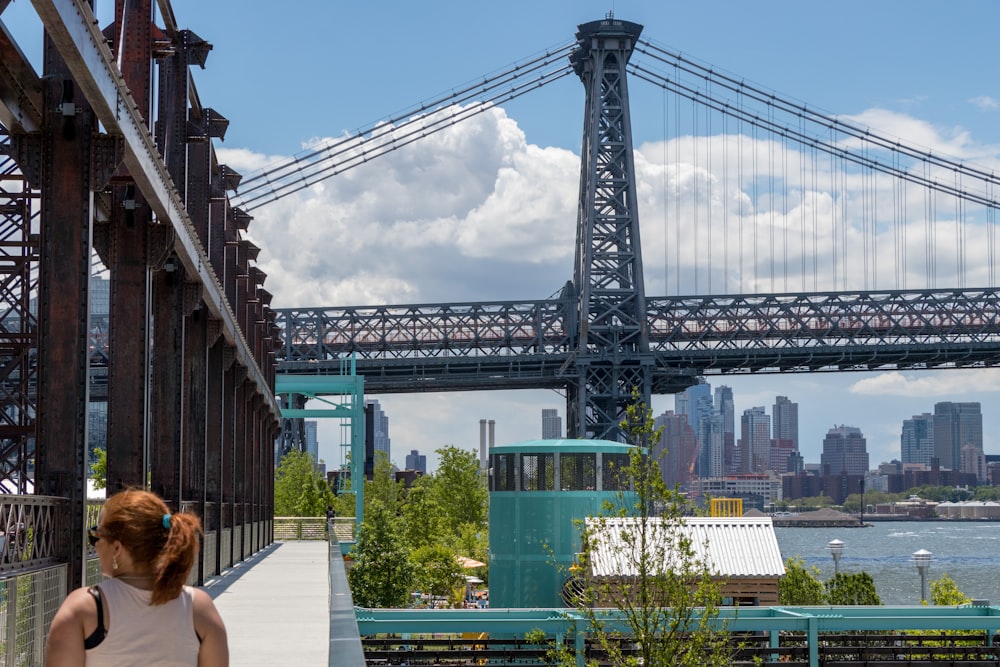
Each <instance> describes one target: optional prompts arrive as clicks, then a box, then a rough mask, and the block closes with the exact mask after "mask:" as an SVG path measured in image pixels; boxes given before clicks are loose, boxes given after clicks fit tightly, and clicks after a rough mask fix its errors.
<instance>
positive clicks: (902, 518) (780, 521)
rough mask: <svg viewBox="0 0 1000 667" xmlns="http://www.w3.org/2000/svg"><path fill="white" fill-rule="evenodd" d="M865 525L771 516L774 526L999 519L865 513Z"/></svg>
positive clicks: (998, 519)
mask: <svg viewBox="0 0 1000 667" xmlns="http://www.w3.org/2000/svg"><path fill="white" fill-rule="evenodd" d="M864 521H865V525H864V526H862V525H861V520H860V518H857V517H853V518H850V519H809V518H798V517H780V518H775V517H772V518H771V522H772V524H773V525H774V527H775V528H863V527H866V526H868V525H870V524H869V523H868V522H869V521H878V522H887V521H899V522H915V521H939V522H946V523H996V522H998V521H1000V518H996V519H993V518H989V519H943V518H941V517H937V516H934V517H915V516H908V515H905V514H875V515H869V514H866V515H865V519H864Z"/></svg>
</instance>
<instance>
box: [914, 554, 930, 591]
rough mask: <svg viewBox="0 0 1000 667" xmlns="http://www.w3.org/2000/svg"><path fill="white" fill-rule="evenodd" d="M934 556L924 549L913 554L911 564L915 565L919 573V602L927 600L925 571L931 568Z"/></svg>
mask: <svg viewBox="0 0 1000 667" xmlns="http://www.w3.org/2000/svg"><path fill="white" fill-rule="evenodd" d="M933 558H934V554H932V553H931V552H930V551H927V550H926V549H921V550H920V551H917V552H915V553H914V554H913V562H914V563H916V564H917V572H919V573H920V602H921V603H923V602H924V600H926V599H927V570H928V569H929V568H930V566H931V560H932V559H933Z"/></svg>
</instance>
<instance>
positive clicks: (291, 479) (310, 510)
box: [274, 452, 353, 516]
mask: <svg viewBox="0 0 1000 667" xmlns="http://www.w3.org/2000/svg"><path fill="white" fill-rule="evenodd" d="M334 500H335V498H334V495H333V491H331V490H330V487H329V485H327V483H326V480H325V479H323V478H322V477H321V476H320V474H319V472H317V470H316V465H315V463H314V462H313V458H312V456H310V455H309V454H306V453H305V452H289V453H287V454H285V455H284V456H283V457H282V458H281V462H280V463H279V464H278V468H277V470H275V473H274V514H275V516H323V514H324V512H326V508H327V506H328V505H332V504H333V503H334ZM352 514H353V512H352Z"/></svg>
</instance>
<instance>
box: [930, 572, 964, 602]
mask: <svg viewBox="0 0 1000 667" xmlns="http://www.w3.org/2000/svg"><path fill="white" fill-rule="evenodd" d="M970 602H972V598H970V597H969V596H968V595H966V594H965V593H963V592H962V591H961V590H959V588H958V585H957V584H955V582H954V580H953V579H952V578H951V577H949V576H948V575H947V574H942V575H941V578H940V579H935V580H934V581H932V582H931V604H933V605H937V606H941V607H944V606H951V605H958V604H969V603H970Z"/></svg>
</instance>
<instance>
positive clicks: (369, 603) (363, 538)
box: [347, 500, 416, 607]
mask: <svg viewBox="0 0 1000 667" xmlns="http://www.w3.org/2000/svg"><path fill="white" fill-rule="evenodd" d="M353 553H354V565H353V566H352V567H351V569H350V570H348V572H347V579H348V582H349V583H350V585H351V594H352V595H353V596H354V604H356V605H358V606H360V607H403V606H406V605H407V604H408V603H409V601H410V592H411V590H412V587H413V583H414V576H415V574H416V570H415V568H414V567H413V564H412V563H411V562H410V552H409V549H408V547H407V545H406V542H405V540H404V539H403V531H402V526H401V521H400V519H399V518H398V517H397V516H396V514H395V512H393V511H391V510H390V509H389V508H387V507H386V506H385V505H384V504H383V503H382V502H380V501H378V500H375V501H374V502H372V503H371V505H370V506H367V507H365V520H364V523H362V525H361V527H360V528H359V529H358V539H357V542H356V543H355V545H354V551H353Z"/></svg>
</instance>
